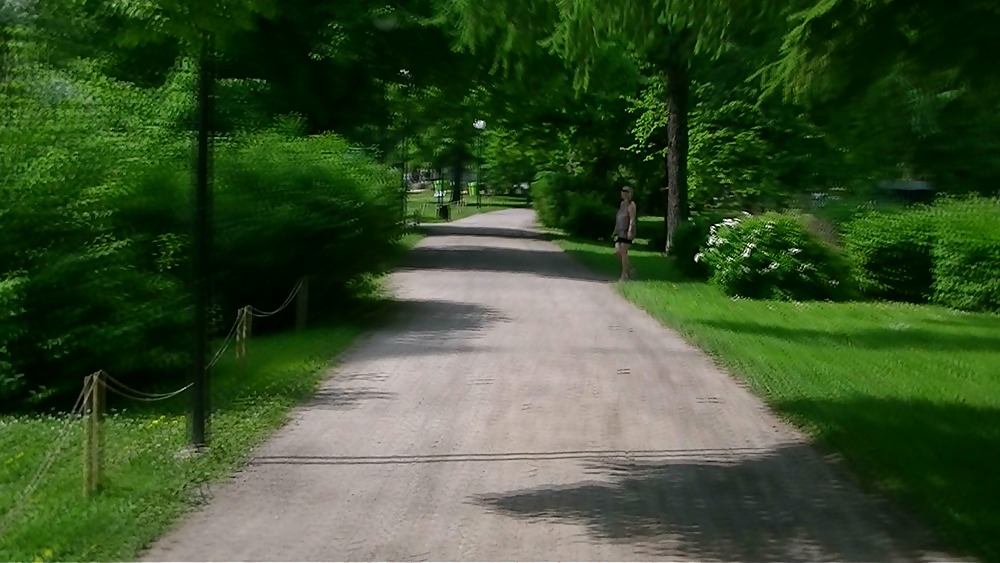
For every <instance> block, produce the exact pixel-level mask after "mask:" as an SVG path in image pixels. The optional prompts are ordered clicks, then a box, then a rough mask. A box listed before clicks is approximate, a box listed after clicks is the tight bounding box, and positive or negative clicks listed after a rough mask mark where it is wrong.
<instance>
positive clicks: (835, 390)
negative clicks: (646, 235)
mask: <svg viewBox="0 0 1000 563" xmlns="http://www.w3.org/2000/svg"><path fill="white" fill-rule="evenodd" d="M560 244H561V245H562V246H563V247H564V248H565V249H566V250H567V251H568V252H569V253H570V254H571V255H573V256H574V257H576V258H577V259H579V260H580V261H582V262H583V263H584V264H586V265H588V266H590V267H592V268H594V269H595V270H598V271H601V272H606V273H608V274H610V275H617V274H618V271H619V266H618V264H617V261H616V259H615V257H614V256H612V255H611V254H610V249H609V247H608V245H607V244H603V245H602V244H595V243H589V242H581V241H573V240H561V241H560ZM637 246H638V247H639V248H642V247H643V245H637ZM632 256H633V263H634V264H635V266H636V268H637V269H638V271H639V274H640V275H641V277H642V281H637V282H629V283H626V284H620V285H619V290H620V292H621V293H622V294H623V295H624V296H625V297H626V298H627V299H629V300H630V301H632V302H634V303H636V304H637V305H639V306H640V307H642V308H644V309H645V310H646V311H648V312H650V313H651V314H652V315H654V316H655V317H657V318H658V319H660V320H661V321H662V322H663V323H664V324H665V325H667V326H670V327H673V328H675V329H677V330H678V331H680V332H681V333H682V334H683V335H684V336H685V337H686V338H687V339H688V340H689V341H690V342H691V343H693V344H695V345H697V346H699V347H701V348H702V349H703V350H705V351H706V352H707V353H709V354H710V355H711V356H713V357H714V358H716V360H717V361H718V362H719V363H720V364H721V365H723V366H725V367H726V368H728V369H729V370H730V371H732V372H733V373H734V374H736V375H737V376H738V377H740V378H742V379H744V380H745V381H747V382H748V383H749V384H750V385H751V386H752V388H753V389H754V390H755V391H756V392H757V393H758V394H759V395H760V396H762V397H764V398H765V399H766V400H767V401H768V402H769V404H770V405H771V406H772V408H774V409H775V411H776V412H778V413H779V414H780V415H782V416H784V417H786V418H787V419H789V420H790V421H791V422H793V423H795V424H796V425H798V426H799V427H801V428H803V429H804V430H805V431H807V432H809V433H810V434H811V435H812V436H814V437H815V438H816V439H817V441H818V442H819V443H820V444H821V445H822V446H823V447H825V448H828V449H831V450H834V451H836V452H839V453H840V454H842V456H843V457H844V458H846V460H847V461H848V463H849V464H850V465H851V466H852V467H853V469H854V470H855V471H856V473H858V474H859V476H860V477H861V478H862V481H863V482H864V483H865V484H866V485H867V486H869V487H872V488H874V489H877V490H879V491H882V492H884V493H887V494H888V495H889V496H890V497H891V498H894V499H896V500H897V501H899V502H900V504H902V505H904V506H906V507H908V508H909V509H910V510H912V511H914V512H916V513H918V514H919V515H921V516H922V517H923V519H924V520H925V521H927V522H928V523H929V524H931V525H932V526H933V527H934V528H935V529H936V530H937V532H938V533H939V535H940V536H941V537H942V538H943V539H945V540H946V541H948V542H950V543H951V544H952V545H954V546H955V547H956V548H957V549H962V550H965V551H967V552H969V553H972V554H974V555H977V556H979V557H981V558H983V559H985V560H991V561H1000V534H998V533H997V531H998V530H1000V481H998V479H997V477H996V475H997V468H998V461H997V460H998V459H1000V316H995V315H986V314H969V313H960V312H955V311H951V310H948V309H945V308H942V307H937V306H915V305H906V304H890V303H843V304H835V303H779V302H763V301H748V300H734V299H730V298H728V297H726V296H725V295H723V294H722V293H721V292H719V291H718V290H717V289H715V288H714V287H712V286H710V285H708V284H705V283H699V282H692V281H686V280H684V279H683V278H682V277H681V276H680V275H678V274H677V272H676V270H675V268H674V267H672V265H671V262H670V261H669V260H667V259H666V258H664V257H663V256H662V255H660V254H659V253H656V252H649V251H642V250H638V251H634V252H633V253H632Z"/></svg>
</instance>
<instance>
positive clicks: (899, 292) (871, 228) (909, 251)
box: [844, 208, 936, 303]
mask: <svg viewBox="0 0 1000 563" xmlns="http://www.w3.org/2000/svg"><path fill="white" fill-rule="evenodd" d="M935 230H936V229H935V224H934V221H933V218H932V216H931V214H930V213H928V212H927V210H925V209H923V208H921V209H919V210H913V211H905V212H901V213H900V212H897V213H870V214H868V215H865V216H863V217H861V218H859V219H856V220H854V221H851V222H850V223H848V224H847V226H846V227H845V229H844V244H845V247H846V250H847V256H848V258H849V260H850V263H851V269H852V271H853V272H854V277H855V280H856V281H857V285H858V289H860V290H861V291H862V292H863V293H864V294H865V295H867V296H870V297H874V298H878V299H889V300H898V301H909V302H914V303H919V302H923V301H926V300H927V299H928V297H929V296H930V292H931V283H932V281H933V278H932V275H931V271H932V269H933V257H932V251H933V248H934V237H935Z"/></svg>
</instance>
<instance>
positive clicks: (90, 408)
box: [0, 278, 308, 536]
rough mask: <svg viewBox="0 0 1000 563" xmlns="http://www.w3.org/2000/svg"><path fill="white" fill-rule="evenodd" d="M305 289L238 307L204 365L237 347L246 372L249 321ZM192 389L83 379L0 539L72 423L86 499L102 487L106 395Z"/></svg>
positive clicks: (96, 376)
mask: <svg viewBox="0 0 1000 563" xmlns="http://www.w3.org/2000/svg"><path fill="white" fill-rule="evenodd" d="M307 287H308V278H302V279H301V280H299V282H298V283H297V284H296V285H295V287H294V288H293V289H292V292H291V293H290V294H289V295H288V298H287V299H285V301H284V302H283V303H282V304H281V306H279V307H278V308H277V309H275V310H273V311H262V310H260V309H257V308H256V307H253V306H251V305H247V306H244V307H241V308H240V309H238V311H237V314H236V320H235V321H234V322H233V325H232V326H231V327H230V329H229V332H228V333H227V334H226V337H225V338H224V339H223V341H222V344H221V345H220V346H219V350H218V351H217V352H216V353H215V355H214V356H213V358H212V360H211V361H210V362H209V363H208V365H207V367H208V368H211V367H213V366H215V365H216V364H217V363H218V362H219V360H220V359H222V357H223V356H224V355H225V353H226V351H228V350H229V348H230V347H231V346H232V345H233V344H234V343H235V344H236V360H237V367H238V369H239V372H240V374H241V375H242V374H244V373H245V372H246V361H247V348H248V345H247V343H248V341H249V339H250V333H251V327H252V322H253V319H254V318H267V317H273V316H275V315H277V314H279V313H281V312H283V311H284V310H285V309H287V308H288V307H289V306H290V305H291V304H292V303H293V302H295V298H296V297H304V296H305V293H306V288H307ZM299 305H300V309H299V313H298V315H297V316H298V317H299V318H298V319H297V323H296V324H297V326H298V327H299V328H301V327H302V326H304V312H305V310H306V304H305V302H304V301H303V300H301V299H300V302H299ZM193 386H194V382H191V383H188V384H187V385H184V386H183V387H181V388H179V389H175V390H173V391H169V392H163V393H152V392H148V391H142V390H140V389H136V388H134V387H131V386H129V385H127V384H125V383H122V382H121V381H119V380H118V379H116V378H115V377H114V376H112V375H111V374H109V373H107V372H105V371H104V370H99V371H97V372H94V373H93V374H91V375H88V376H87V377H85V378H84V380H83V385H82V388H81V390H80V394H79V395H78V396H77V398H76V401H75V402H74V404H73V408H72V410H70V412H69V413H68V414H67V415H66V420H65V421H64V422H63V423H62V424H61V426H60V427H59V429H58V430H57V433H56V438H55V439H54V440H53V441H52V443H51V445H50V447H49V449H48V451H47V452H46V454H45V455H44V457H43V459H42V463H41V464H40V465H39V467H38V469H37V471H36V472H35V473H34V475H32V478H31V480H30V481H29V482H28V484H27V486H25V488H24V489H23V490H22V491H21V492H20V493H19V494H18V495H17V496H16V497H15V500H14V503H13V504H12V506H11V508H10V509H9V510H8V511H7V513H6V514H5V515H4V516H3V518H2V519H0V536H2V535H3V533H4V531H5V530H6V529H7V527H8V526H10V524H11V523H12V522H13V520H14V519H15V518H16V517H17V516H19V515H20V514H21V513H22V512H23V511H24V509H25V508H26V507H27V505H28V502H27V501H28V500H29V499H30V497H31V495H33V494H34V493H35V491H36V489H37V488H38V487H39V485H40V484H41V483H42V481H43V480H44V479H45V476H46V475H47V474H48V472H49V470H50V469H52V466H53V465H54V464H55V462H56V460H57V458H58V457H59V456H60V454H62V453H63V452H64V451H65V450H66V447H67V444H68V442H67V438H68V436H69V435H70V430H71V429H72V428H73V426H74V424H73V423H74V422H76V421H78V420H79V419H81V418H82V420H83V422H84V425H83V430H84V436H83V440H84V446H83V462H84V463H83V465H84V470H83V490H84V495H85V496H91V495H93V494H95V493H96V492H97V491H98V490H99V489H100V485H101V477H102V470H103V461H104V457H103V456H104V453H103V450H104V431H103V419H104V411H105V408H106V404H107V402H106V399H105V396H106V392H107V391H110V392H112V393H113V394H115V395H117V396H119V397H122V398H125V399H128V400H132V401H138V402H143V403H156V402H160V401H166V400H169V399H173V398H175V397H177V396H179V395H181V394H183V393H185V392H186V391H188V390H189V389H191V387H193Z"/></svg>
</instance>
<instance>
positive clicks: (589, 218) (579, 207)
mask: <svg viewBox="0 0 1000 563" xmlns="http://www.w3.org/2000/svg"><path fill="white" fill-rule="evenodd" d="M567 201H568V205H567V209H566V215H565V216H564V217H563V218H562V221H560V224H559V225H560V227H561V228H562V229H563V230H565V231H566V232H567V233H569V234H571V235H573V236H578V237H583V238H587V239H593V240H597V239H600V238H603V237H608V236H610V233H611V231H612V230H614V229H613V227H614V212H615V210H614V208H609V207H608V206H607V205H606V204H605V203H604V202H603V201H601V199H600V198H598V197H597V196H596V195H594V194H590V193H584V194H578V193H570V194H569V195H568V198H567Z"/></svg>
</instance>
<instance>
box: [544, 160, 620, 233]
mask: <svg viewBox="0 0 1000 563" xmlns="http://www.w3.org/2000/svg"><path fill="white" fill-rule="evenodd" d="M617 195H618V192H617V191H616V190H615V189H614V187H613V184H611V183H610V182H608V181H607V180H601V179H599V178H594V177H592V176H587V175H581V174H569V173H565V172H545V173H542V174H539V176H538V178H537V179H536V180H535V181H534V182H533V183H532V184H531V197H532V205H533V206H534V208H535V210H536V211H537V212H538V218H539V220H540V221H541V222H542V224H543V225H545V226H546V227H551V228H555V229H564V230H566V231H567V232H570V233H572V234H574V235H578V236H584V237H588V238H589V237H594V238H597V237H601V236H607V235H609V234H610V233H611V230H612V227H613V226H614V212H615V210H616V209H617V204H616V196H617Z"/></svg>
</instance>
